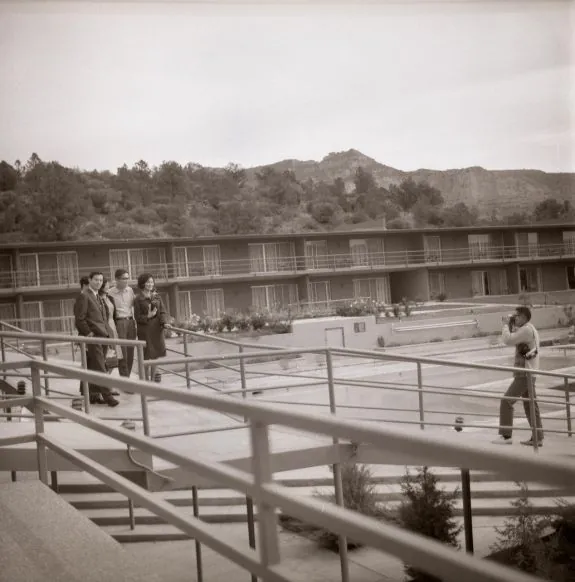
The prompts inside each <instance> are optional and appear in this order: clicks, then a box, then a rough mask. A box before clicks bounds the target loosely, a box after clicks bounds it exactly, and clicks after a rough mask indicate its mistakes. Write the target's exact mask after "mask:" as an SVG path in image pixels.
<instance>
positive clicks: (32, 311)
mask: <svg viewBox="0 0 575 582" xmlns="http://www.w3.org/2000/svg"><path fill="white" fill-rule="evenodd" d="M20 327H21V328H22V329H25V330H26V331H31V332H33V333H42V331H43V330H42V304H41V303H40V301H27V302H25V303H22V320H21V321H20Z"/></svg>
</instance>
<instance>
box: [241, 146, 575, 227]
mask: <svg viewBox="0 0 575 582" xmlns="http://www.w3.org/2000/svg"><path fill="white" fill-rule="evenodd" d="M264 167H270V168H273V169H275V170H277V171H285V170H291V171H293V172H294V173H295V176H296V178H297V180H298V181H300V182H303V181H306V180H310V179H311V180H313V181H314V182H317V181H320V180H323V181H326V182H332V181H333V180H335V179H336V178H342V179H343V180H344V181H345V182H346V187H347V188H349V189H351V188H352V187H353V178H354V174H355V171H356V169H357V168H358V167H363V168H364V169H365V170H367V171H369V172H371V173H372V175H373V176H374V178H375V179H376V181H377V183H378V185H379V186H382V187H384V188H389V186H390V185H392V184H396V185H397V184H399V183H400V182H401V181H402V180H404V179H405V178H408V177H411V178H413V179H414V180H415V181H416V182H420V181H426V182H428V183H429V184H430V185H431V186H433V187H435V188H437V189H438V190H440V192H441V193H442V194H443V197H444V199H445V203H446V204H448V205H452V204H456V203H458V202H463V203H465V204H467V205H468V206H476V207H477V208H478V210H479V212H480V214H482V215H484V216H487V215H490V214H491V212H492V211H493V210H494V209H499V212H500V213H501V215H502V216H505V215H509V214H511V213H513V212H516V211H517V210H518V209H532V208H533V207H534V206H536V205H537V204H539V203H540V202H542V201H543V200H545V199H546V198H556V199H557V200H561V201H563V200H569V201H572V200H574V199H575V174H572V173H571V174H567V173H563V174H559V173H556V174H552V173H546V172H542V171H539V170H486V169H484V168H480V167H472V168H462V169H456V170H445V171H441V170H427V169H420V170H416V171H414V172H404V171H402V170H397V169H395V168H391V167H389V166H385V165H384V164H381V163H379V162H378V161H376V160H374V159H373V158H370V157H368V156H366V155H364V154H362V153H361V152H358V151H357V150H353V149H352V150H349V151H347V152H338V153H331V154H329V155H327V156H326V157H325V158H323V160H321V161H320V162H316V161H299V160H283V161H281V162H277V163H275V164H271V165H269V166H260V167H257V168H251V169H249V170H248V175H249V176H250V178H253V177H254V176H255V173H256V172H259V171H261V170H262V169H263V168H264Z"/></svg>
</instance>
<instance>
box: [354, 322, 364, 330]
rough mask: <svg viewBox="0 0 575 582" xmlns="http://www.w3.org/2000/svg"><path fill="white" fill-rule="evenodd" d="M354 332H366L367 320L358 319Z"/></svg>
mask: <svg viewBox="0 0 575 582" xmlns="http://www.w3.org/2000/svg"><path fill="white" fill-rule="evenodd" d="M353 331H354V333H364V332H365V321H356V322H355V323H354V324H353Z"/></svg>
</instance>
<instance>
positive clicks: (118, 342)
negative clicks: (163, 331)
mask: <svg viewBox="0 0 575 582" xmlns="http://www.w3.org/2000/svg"><path fill="white" fill-rule="evenodd" d="M2 337H7V338H17V339H22V340H39V341H58V342H62V343H75V344H97V345H101V344H105V345H110V346H134V347H136V346H145V345H146V342H145V341H142V340H128V339H116V338H112V337H87V336H83V335H65V334H47V333H30V332H15V331H13V332H10V331H0V338H2Z"/></svg>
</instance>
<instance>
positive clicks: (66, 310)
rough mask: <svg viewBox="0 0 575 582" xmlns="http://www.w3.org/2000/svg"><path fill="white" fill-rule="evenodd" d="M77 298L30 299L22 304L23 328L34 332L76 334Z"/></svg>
mask: <svg viewBox="0 0 575 582" xmlns="http://www.w3.org/2000/svg"><path fill="white" fill-rule="evenodd" d="M75 301H76V300H75V299H50V300H47V301H28V302H25V303H23V304H22V315H23V318H22V320H21V322H20V326H21V327H22V329H25V330H27V331H31V332H34V333H65V334H74V333H75V332H76V326H75V323H74V303H75Z"/></svg>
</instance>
